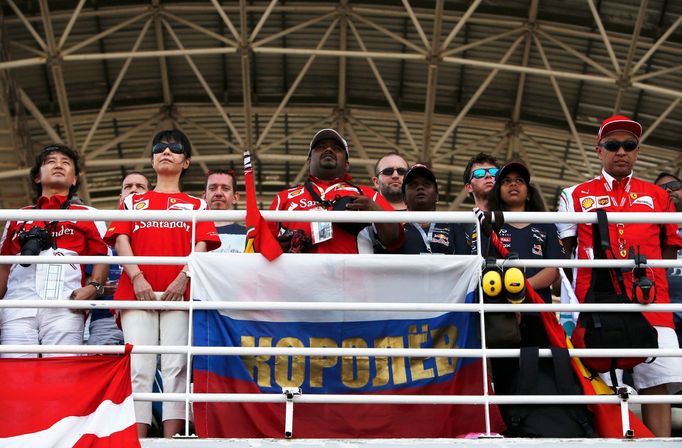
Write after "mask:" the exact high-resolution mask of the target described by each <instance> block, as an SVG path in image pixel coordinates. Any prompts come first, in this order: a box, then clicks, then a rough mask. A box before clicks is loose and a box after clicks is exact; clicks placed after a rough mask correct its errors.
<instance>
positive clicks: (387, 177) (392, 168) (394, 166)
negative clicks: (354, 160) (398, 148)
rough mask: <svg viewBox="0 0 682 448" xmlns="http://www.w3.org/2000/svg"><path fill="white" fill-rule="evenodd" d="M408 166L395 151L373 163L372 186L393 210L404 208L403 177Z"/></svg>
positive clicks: (405, 207)
mask: <svg viewBox="0 0 682 448" xmlns="http://www.w3.org/2000/svg"><path fill="white" fill-rule="evenodd" d="M409 168H410V166H409V165H408V164H407V161H405V159H404V158H403V157H402V156H401V155H400V154H398V153H397V152H389V153H388V154H385V155H384V156H382V157H381V158H380V159H379V160H377V163H376V164H375V165H374V177H372V182H373V183H374V188H376V189H377V191H378V192H379V193H381V195H382V196H383V197H384V198H386V200H387V201H388V203H389V204H391V207H393V209H394V210H399V211H401V210H406V209H407V206H406V205H405V201H404V200H403V191H402V186H403V179H404V178H405V174H406V173H407V170H408V169H409Z"/></svg>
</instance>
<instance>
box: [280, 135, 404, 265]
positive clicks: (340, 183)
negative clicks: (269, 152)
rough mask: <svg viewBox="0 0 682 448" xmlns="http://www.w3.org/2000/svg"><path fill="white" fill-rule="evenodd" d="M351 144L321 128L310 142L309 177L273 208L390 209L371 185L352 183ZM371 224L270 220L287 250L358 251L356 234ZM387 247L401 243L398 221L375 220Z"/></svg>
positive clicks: (377, 230) (314, 251) (380, 237)
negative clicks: (349, 159)
mask: <svg viewBox="0 0 682 448" xmlns="http://www.w3.org/2000/svg"><path fill="white" fill-rule="evenodd" d="M348 158H349V152H348V143H347V142H346V140H345V139H344V138H343V137H341V135H340V134H339V133H338V132H336V131H335V130H333V129H322V130H320V131H319V132H317V134H315V136H314V137H313V139H312V140H311V141H310V149H309V151H308V160H307V162H306V163H307V164H308V168H309V174H310V175H309V177H308V179H307V180H306V181H305V183H304V184H303V185H299V186H296V187H293V188H289V189H287V190H284V191H281V192H279V193H278V194H277V196H276V197H275V199H274V200H273V201H272V204H271V205H270V210H301V211H306V210H351V211H352V210H360V211H384V210H385V211H390V210H392V208H391V205H390V204H389V203H388V201H386V199H385V198H384V197H383V196H381V195H380V194H378V193H377V192H376V191H374V190H372V189H371V188H370V187H367V186H357V185H354V184H353V183H352V182H351V180H352V178H351V177H350V176H349V175H348V169H349V168H350V164H349V162H348ZM367 225H369V224H363V225H357V224H351V225H348V224H343V223H331V222H283V223H271V226H270V227H271V230H272V231H273V233H275V235H279V236H278V241H279V242H280V245H281V246H282V249H283V250H284V251H285V252H312V253H350V254H353V253H358V242H357V237H358V233H359V232H360V231H361V230H362V229H363V228H364V227H366V226H367ZM372 226H373V227H374V228H375V229H376V232H377V235H378V238H379V240H380V241H381V242H382V244H384V245H385V246H386V247H393V246H396V245H399V244H400V243H401V239H402V229H401V227H400V225H398V224H391V223H384V224H379V223H377V224H372Z"/></svg>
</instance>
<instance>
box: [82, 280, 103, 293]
mask: <svg viewBox="0 0 682 448" xmlns="http://www.w3.org/2000/svg"><path fill="white" fill-rule="evenodd" d="M88 285H92V286H94V287H95V292H96V293H97V295H98V296H101V295H104V286H103V285H102V284H101V283H100V282H96V281H91V282H89V283H88ZM86 286H87V285H86Z"/></svg>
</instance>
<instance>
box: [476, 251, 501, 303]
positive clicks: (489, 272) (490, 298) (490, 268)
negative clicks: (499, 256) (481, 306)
mask: <svg viewBox="0 0 682 448" xmlns="http://www.w3.org/2000/svg"><path fill="white" fill-rule="evenodd" d="M481 288H482V289H483V298H484V300H485V301H486V302H490V303H498V302H501V301H502V300H504V294H503V292H504V286H503V284H502V270H501V269H500V268H498V267H497V265H496V264H495V259H494V258H488V259H487V260H486V263H485V269H484V270H483V275H482V277H481Z"/></svg>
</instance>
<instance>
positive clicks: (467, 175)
mask: <svg viewBox="0 0 682 448" xmlns="http://www.w3.org/2000/svg"><path fill="white" fill-rule="evenodd" d="M484 163H489V164H491V165H493V166H494V167H495V168H499V167H500V164H499V163H497V159H496V158H495V157H493V156H491V155H490V154H486V153H484V152H479V153H478V154H476V155H475V156H473V157H472V158H470V159H469V162H468V163H467V166H466V168H464V175H463V177H462V179H463V180H464V185H466V184H468V183H470V182H471V167H472V166H474V165H476V164H484Z"/></svg>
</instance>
